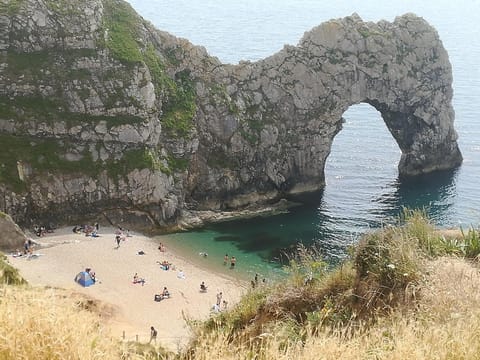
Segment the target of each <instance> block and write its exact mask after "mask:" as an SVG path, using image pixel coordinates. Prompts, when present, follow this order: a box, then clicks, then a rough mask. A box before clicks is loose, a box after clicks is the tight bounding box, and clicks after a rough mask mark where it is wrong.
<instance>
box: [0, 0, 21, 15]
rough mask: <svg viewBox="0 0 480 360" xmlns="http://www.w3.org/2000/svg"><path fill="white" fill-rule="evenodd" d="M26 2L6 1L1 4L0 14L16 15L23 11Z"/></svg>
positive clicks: (18, 0) (19, 0) (17, 0)
mask: <svg viewBox="0 0 480 360" xmlns="http://www.w3.org/2000/svg"><path fill="white" fill-rule="evenodd" d="M24 3H25V0H6V1H3V2H1V3H0V13H1V14H8V15H9V16H12V15H15V14H16V13H18V11H19V10H20V9H21V7H22V5H23V4H24Z"/></svg>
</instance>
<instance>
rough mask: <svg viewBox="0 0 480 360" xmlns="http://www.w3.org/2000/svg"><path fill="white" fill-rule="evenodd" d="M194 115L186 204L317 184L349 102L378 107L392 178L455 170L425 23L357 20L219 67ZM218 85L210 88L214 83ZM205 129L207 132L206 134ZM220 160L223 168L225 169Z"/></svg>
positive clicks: (444, 96)
mask: <svg viewBox="0 0 480 360" xmlns="http://www.w3.org/2000/svg"><path fill="white" fill-rule="evenodd" d="M211 73H212V76H213V78H212V81H213V82H214V83H216V84H221V87H222V88H223V89H224V93H223V95H222V97H221V101H220V100H219V99H220V98H219V93H218V90H216V92H214V91H212V92H211V93H210V96H209V97H208V98H209V99H211V98H216V99H217V100H216V101H215V104H216V106H215V107H212V106H209V105H210V103H208V104H207V103H206V104H205V106H203V107H202V109H207V110H205V111H203V112H202V113H201V114H200V117H199V119H198V120H199V124H200V126H199V134H200V138H199V148H198V149H199V150H198V153H197V154H196V155H195V161H198V163H197V162H194V164H195V165H196V168H198V169H202V171H201V172H192V173H191V179H193V181H191V184H192V191H191V192H190V196H191V198H192V199H193V200H194V202H196V203H199V204H200V203H203V204H204V205H205V207H212V204H214V205H213V206H214V207H215V206H218V207H224V208H235V207H239V206H243V205H246V204H250V203H252V202H261V201H263V200H265V199H271V198H275V197H277V198H278V196H281V195H282V194H285V193H292V192H305V191H311V190H317V189H319V188H322V187H323V186H324V185H325V162H326V159H327V157H328V156H329V153H330V151H331V146H332V143H333V139H334V137H335V136H336V135H337V134H338V132H339V131H341V129H342V115H343V113H344V112H345V111H346V110H347V109H348V108H349V107H350V106H351V105H354V104H358V103H368V104H370V105H371V106H373V107H374V108H375V109H376V110H378V111H379V112H380V114H381V116H382V118H383V121H384V122H385V124H386V126H387V128H388V130H389V131H390V133H391V134H392V136H393V138H394V139H395V141H396V142H397V144H398V146H399V148H400V150H401V152H402V155H401V158H400V161H399V164H398V169H399V174H400V176H415V175H419V174H423V173H430V172H433V171H436V170H445V169H451V168H454V167H457V166H459V165H460V164H461V162H462V155H461V153H460V150H459V149H458V145H457V134H456V132H455V129H454V126H453V123H454V111H453V108H452V96H453V90H452V69H451V65H450V62H449V60H448V54H447V52H446V50H445V49H444V47H443V45H442V42H441V40H440V38H439V36H438V34H437V32H436V31H435V29H434V28H432V27H431V26H430V25H429V24H428V23H427V22H426V21H425V20H424V19H422V18H420V17H418V16H416V15H413V14H405V15H403V16H400V17H397V18H396V19H395V21H393V22H391V23H390V22H387V21H380V22H378V23H372V22H364V21H362V19H361V18H360V17H359V16H358V15H355V14H354V15H352V16H349V17H346V18H343V19H336V20H331V21H328V22H326V23H323V24H321V25H319V26H318V27H316V28H314V29H312V30H311V31H309V32H307V33H305V35H304V36H303V38H302V39H301V40H300V41H299V43H298V45H297V46H285V47H284V48H283V49H282V50H281V51H279V52H277V53H275V54H273V55H272V56H270V57H268V58H266V59H263V60H260V61H257V62H253V63H251V62H241V63H240V64H238V65H218V66H216V67H214V68H213V69H212V72H211ZM217 89H218V87H217ZM205 129H208V130H207V131H206V130H205ZM223 164H224V165H223Z"/></svg>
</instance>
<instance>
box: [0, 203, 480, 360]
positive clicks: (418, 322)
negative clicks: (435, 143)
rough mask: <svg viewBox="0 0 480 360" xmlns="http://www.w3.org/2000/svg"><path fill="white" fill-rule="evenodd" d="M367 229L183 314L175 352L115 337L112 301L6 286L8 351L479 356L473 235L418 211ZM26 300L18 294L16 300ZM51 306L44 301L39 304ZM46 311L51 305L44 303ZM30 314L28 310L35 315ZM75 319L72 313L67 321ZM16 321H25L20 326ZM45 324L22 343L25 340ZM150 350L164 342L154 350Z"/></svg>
mask: <svg viewBox="0 0 480 360" xmlns="http://www.w3.org/2000/svg"><path fill="white" fill-rule="evenodd" d="M401 220H402V222H401V223H399V224H398V226H388V227H385V228H383V229H380V230H378V231H376V232H373V233H370V234H366V235H365V236H364V237H363V238H362V239H361V241H360V243H359V244H358V245H357V246H355V248H352V251H351V256H350V258H349V259H347V260H346V262H344V263H343V264H342V265H341V266H339V267H337V268H336V269H334V270H332V271H331V270H329V269H328V266H327V265H326V264H325V263H324V262H323V261H322V260H321V257H319V256H318V253H316V252H315V251H313V250H309V249H305V248H302V247H300V248H299V252H298V254H297V256H296V257H295V258H292V259H291V264H290V267H289V269H290V276H289V277H288V278H287V279H285V280H284V281H282V282H280V283H275V284H271V285H268V286H265V285H259V286H257V287H256V288H255V289H252V290H251V291H250V292H249V293H248V294H247V295H246V296H245V297H244V298H243V299H242V301H241V302H240V303H239V304H238V305H237V306H236V307H234V308H232V309H231V310H229V311H227V312H223V313H220V314H218V315H216V316H213V317H212V318H210V319H209V320H208V321H206V322H203V323H196V322H193V321H190V325H191V326H192V330H193V331H194V334H195V336H194V339H193V340H192V343H191V345H190V347H189V348H188V349H187V350H186V351H184V352H183V353H181V354H169V353H166V352H164V351H162V350H161V349H156V348H155V347H153V346H151V345H148V344H132V343H119V342H117V341H114V340H112V339H111V337H109V335H108V334H107V333H105V332H104V328H103V327H102V325H101V321H100V318H99V317H98V316H99V314H100V313H101V315H102V317H104V318H105V316H106V314H108V307H104V306H102V305H100V304H96V303H94V302H92V301H89V300H86V299H81V298H79V297H78V296H77V297H73V298H70V296H68V297H67V296H65V295H62V293H61V292H59V291H58V290H55V291H54V290H52V289H47V290H44V291H40V290H34V289H29V288H28V287H24V286H12V285H9V286H4V288H3V289H2V293H3V294H4V296H3V299H2V302H1V304H0V313H1V314H3V315H2V316H0V319H2V320H0V321H2V324H1V325H2V328H3V329H8V331H7V332H6V333H7V334H8V336H6V337H5V338H2V339H0V355H1V357H2V358H5V359H13V358H29V356H33V354H35V357H36V358H42V359H43V358H45V359H46V358H49V359H56V358H58V359H60V358H76V357H77V356H81V357H82V358H83V359H93V358H98V357H99V356H102V357H103V358H105V359H119V358H122V356H124V357H125V356H130V358H132V359H135V358H138V359H158V358H164V359H167V358H172V359H173V358H176V359H214V358H215V359H217V358H218V359H220V358H221V359H292V358H295V359H331V358H338V357H341V358H342V359H365V358H372V359H380V358H389V359H405V358H417V359H420V358H421V359H458V358H462V359H476V358H478V352H479V351H480V343H479V342H478V341H477V339H478V336H480V329H479V328H478V324H479V323H480V310H479V309H478V306H477V304H478V301H480V286H478V284H479V283H480V274H479V272H478V264H477V258H478V256H479V254H480V246H479V244H480V237H479V235H478V234H479V233H478V231H477V230H475V229H473V228H472V229H470V230H469V231H468V232H463V231H458V232H455V233H454V234H450V233H449V232H445V231H443V232H441V231H438V230H436V229H435V228H434V227H433V226H432V225H431V224H430V223H429V222H428V221H427V220H426V218H425V217H424V215H423V214H422V213H420V212H410V211H407V212H406V217H405V218H403V219H401ZM19 299H21V301H19ZM46 304H48V306H47V305H46ZM45 309H47V310H45ZM33 314H35V316H33ZM72 317H73V318H74V321H72V320H71V319H72ZM19 324H21V326H20V325H19ZM32 331H33V333H35V334H36V333H42V337H39V338H41V339H42V341H36V340H35V339H36V337H34V339H33V340H32V341H30V342H28V344H25V345H24V342H23V341H20V340H21V339H24V338H25V337H29V338H30V337H31V335H32V333H31V332H32ZM157 351H160V352H159V353H157Z"/></svg>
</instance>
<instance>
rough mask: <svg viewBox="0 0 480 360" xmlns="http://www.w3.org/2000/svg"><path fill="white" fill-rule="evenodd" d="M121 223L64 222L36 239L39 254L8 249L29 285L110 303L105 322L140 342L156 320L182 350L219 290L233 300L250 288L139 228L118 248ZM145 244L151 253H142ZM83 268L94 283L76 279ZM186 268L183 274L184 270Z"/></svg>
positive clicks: (163, 337)
mask: <svg viewBox="0 0 480 360" xmlns="http://www.w3.org/2000/svg"><path fill="white" fill-rule="evenodd" d="M115 230H116V229H114V228H112V227H101V228H100V231H99V235H100V236H99V237H96V238H92V237H86V236H85V235H84V234H83V233H82V234H75V233H73V232H72V230H71V227H68V228H67V227H63V228H61V229H57V230H56V231H55V232H54V233H51V234H47V235H46V236H44V237H40V238H35V239H34V241H35V242H36V243H39V244H40V246H39V247H37V248H36V249H35V250H34V254H35V256H34V257H31V258H30V259H28V258H27V257H25V256H21V257H13V256H8V261H9V263H10V264H11V265H12V266H14V267H15V268H17V269H18V270H19V271H20V274H21V276H22V277H24V278H25V279H26V280H27V281H28V283H29V284H30V285H31V286H43V287H44V286H50V287H58V288H62V289H66V290H71V291H73V292H77V293H82V294H85V295H87V296H90V297H92V298H93V299H96V300H99V301H101V302H103V303H105V304H110V305H112V307H113V308H114V311H113V315H112V316H111V317H110V318H109V319H106V327H107V328H109V329H110V330H111V333H112V335H113V336H114V337H118V338H123V334H124V332H125V333H126V335H125V339H126V340H134V339H136V338H137V337H138V340H139V341H140V342H148V340H149V331H150V326H154V327H155V328H156V329H157V330H158V336H157V339H158V340H157V341H158V343H159V344H160V345H162V346H163V347H165V348H167V349H169V350H171V351H176V352H177V351H178V350H179V349H180V348H182V347H184V346H185V345H186V344H187V343H188V341H189V339H190V335H191V334H190V332H189V329H188V327H187V325H186V322H185V317H187V318H191V319H195V320H204V319H207V318H208V316H209V315H210V314H211V308H212V305H213V304H215V302H216V294H217V293H218V292H220V291H221V292H222V293H223V299H224V300H226V301H227V302H228V307H231V306H233V305H234V304H235V303H236V302H238V301H239V300H240V297H241V296H242V294H244V293H245V292H246V291H247V289H248V284H247V282H244V281H242V280H240V279H237V278H236V277H234V276H231V275H230V274H223V273H218V272H215V271H212V269H205V268H203V267H201V266H198V265H196V264H195V261H193V262H192V261H191V260H189V259H188V258H186V257H184V256H183V255H181V254H180V255H179V254H177V253H175V252H172V251H171V249H168V248H167V251H166V252H163V253H162V252H160V251H159V250H158V244H159V242H158V240H156V239H153V238H151V237H147V236H144V235H141V234H137V233H133V236H131V237H126V238H125V240H123V241H121V244H120V247H119V248H116V242H115ZM165 236H166V235H165ZM140 251H143V252H144V253H145V254H144V255H139V254H138V253H139V252H140ZM164 260H166V261H168V262H169V263H172V264H173V266H172V269H170V270H162V269H161V268H160V265H159V264H158V263H157V262H162V261H164ZM85 268H91V269H92V270H93V271H95V273H96V277H97V279H98V281H97V283H96V284H94V285H93V286H90V287H82V286H81V285H79V284H77V283H76V282H75V281H74V278H75V276H76V274H77V273H79V272H80V271H83V270H85ZM173 268H174V269H175V270H173ZM180 270H182V271H183V273H184V274H185V278H179V277H178V273H179V271H180ZM135 273H138V275H139V277H140V278H145V280H146V282H145V284H144V285H143V286H142V285H141V284H133V283H132V280H133V275H134V274H135ZM232 275H233V274H232ZM202 281H205V283H206V284H207V286H208V291H207V293H201V292H200V289H199V286H200V283H201V282H202ZM164 286H166V287H167V288H168V290H169V291H170V293H171V294H172V296H171V298H168V299H164V300H162V301H160V302H155V301H154V297H155V294H159V293H161V292H162V289H163V287H164Z"/></svg>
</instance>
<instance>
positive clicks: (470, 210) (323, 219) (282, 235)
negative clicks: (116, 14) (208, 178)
mask: <svg viewBox="0 0 480 360" xmlns="http://www.w3.org/2000/svg"><path fill="white" fill-rule="evenodd" d="M130 3H131V4H132V5H133V6H134V7H135V8H136V10H137V11H138V12H139V13H140V14H141V15H142V16H144V17H145V18H146V19H148V20H150V21H151V22H152V23H153V24H154V25H156V26H157V27H158V28H160V29H162V30H166V31H169V32H171V33H173V34H174V35H177V36H180V37H184V38H187V39H189V40H190V41H191V42H193V43H194V44H196V45H203V46H205V47H206V48H207V50H208V51H209V53H210V54H211V55H214V56H217V57H218V58H220V59H221V60H222V61H224V62H229V63H237V62H238V61H239V60H251V61H255V60H258V59H260V58H264V57H266V56H269V55H271V54H273V53H274V52H276V51H278V50H280V49H281V48H282V47H283V45H284V44H293V45H294V44H296V43H297V42H298V40H299V39H300V38H301V36H302V35H303V33H304V32H305V31H308V30H310V29H311V28H312V27H314V26H316V25H318V24H320V23H321V22H323V21H326V20H328V19H331V18H338V17H344V16H347V15H350V14H352V13H353V12H356V13H358V14H359V15H360V16H361V17H362V18H363V19H364V20H369V21H378V20H380V19H386V20H388V21H392V20H393V19H394V18H395V16H397V15H402V14H404V13H406V12H413V13H416V14H417V15H420V16H422V17H423V18H425V19H426V20H427V21H428V22H429V23H430V24H432V25H433V26H434V27H435V28H436V29H437V31H438V32H439V34H440V38H441V39H442V41H443V44H444V46H445V48H446V49H447V51H448V53H449V56H450V61H451V63H452V67H453V76H454V83H453V86H454V98H453V105H454V108H455V113H456V120H455V127H456V129H457V132H458V134H459V144H460V149H461V151H462V154H463V156H464V163H463V165H462V166H461V167H460V168H459V169H457V170H455V171H449V172H444V173H436V174H433V175H429V176H423V177H420V178H416V179H414V180H410V181H402V180H400V179H399V178H398V171H397V164H398V161H399V158H400V150H399V148H398V146H397V144H396V143H395V141H394V139H393V138H392V136H391V135H390V133H389V132H388V130H387V128H386V126H385V124H384V123H383V120H382V119H381V116H380V114H379V113H378V112H377V111H376V110H375V109H373V108H372V107H371V106H369V105H367V104H359V105H355V106H352V107H350V109H348V111H347V112H345V114H344V117H345V119H346V123H345V124H344V128H343V129H342V131H340V133H339V134H338V135H337V136H336V138H335V140H334V144H333V147H332V151H331V154H330V156H329V158H328V159H327V164H326V170H325V174H326V183H327V185H326V187H325V189H324V191H322V192H319V193H316V194H309V195H308V196H307V197H306V199H304V200H308V201H306V202H305V203H304V205H303V206H300V207H297V208H294V209H292V210H291V211H290V212H289V213H288V214H282V215H277V216H273V217H270V218H257V219H250V220H245V221H235V222H228V223H223V224H218V225H215V226H209V227H207V228H205V229H202V230H199V231H195V232H190V233H182V234H175V235H173V236H171V237H169V240H166V241H168V243H169V246H172V247H176V248H177V249H179V250H180V251H182V252H184V253H185V254H186V255H189V256H191V255H192V254H193V255H195V256H197V255H198V253H199V252H203V251H206V252H208V253H209V256H208V257H207V258H202V259H199V261H200V262H203V263H205V265H206V266H212V267H218V268H221V267H222V265H221V263H222V260H221V259H223V255H224V253H229V254H231V255H235V256H236V257H237V258H238V263H237V264H238V269H236V270H234V271H238V272H242V273H243V274H245V273H246V274H248V275H249V276H250V275H251V274H252V273H255V272H260V273H261V274H266V273H269V272H270V273H271V272H276V271H278V270H277V267H276V266H275V263H272V261H275V260H276V259H278V258H279V257H280V256H281V254H283V253H284V252H285V251H287V252H288V249H289V248H291V247H292V246H295V244H296V243H298V242H302V243H304V244H307V245H308V244H312V243H315V242H316V243H318V244H320V246H321V248H322V250H323V252H324V253H325V255H326V256H327V257H328V259H329V260H330V261H333V262H334V261H337V260H338V259H341V258H342V256H343V254H344V253H345V249H346V246H347V245H348V244H350V243H354V242H355V241H356V240H357V239H358V237H359V234H361V233H363V232H365V231H369V230H370V229H374V228H377V227H379V226H381V225H382V224H386V223H391V222H393V221H394V220H395V218H396V216H397V215H398V214H399V212H400V211H401V209H402V208H403V207H409V208H424V209H425V210H426V212H427V213H428V215H429V216H430V217H431V218H432V220H433V221H434V222H435V223H436V224H437V225H439V226H440V227H451V226H462V227H464V228H466V227H468V226H470V225H475V226H478V224H479V223H480V209H479V204H480V189H479V186H478V182H479V181H480V180H479V179H480V125H479V114H480V66H479V59H480V22H479V21H478V16H479V15H480V1H478V0H471V1H467V0H459V1H423V2H421V1H411V0H405V1H380V0H375V1H373V0H365V1H347V0H340V1H316V0H285V1H275V0H242V1H233V0H224V1H221V2H220V1H216V0H189V1H187V0H175V1H173V0H169V1H168V0H130ZM225 271H228V270H225Z"/></svg>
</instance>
